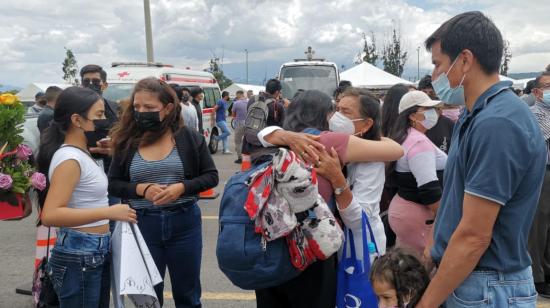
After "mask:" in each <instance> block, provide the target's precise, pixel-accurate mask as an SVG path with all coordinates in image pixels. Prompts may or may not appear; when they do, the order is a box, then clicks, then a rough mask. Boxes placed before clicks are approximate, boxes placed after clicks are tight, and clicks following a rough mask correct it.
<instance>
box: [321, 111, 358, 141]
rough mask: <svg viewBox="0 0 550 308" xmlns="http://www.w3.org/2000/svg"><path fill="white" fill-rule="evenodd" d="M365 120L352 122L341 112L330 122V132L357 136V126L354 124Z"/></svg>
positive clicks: (336, 113)
mask: <svg viewBox="0 0 550 308" xmlns="http://www.w3.org/2000/svg"><path fill="white" fill-rule="evenodd" d="M362 120H364V119H354V120H350V119H349V118H348V117H346V116H345V115H343V114H341V113H340V112H335V113H334V115H332V117H331V118H330V120H329V121H328V127H329V129H330V131H332V132H335V133H342V134H347V135H353V134H355V125H353V122H357V121H362Z"/></svg>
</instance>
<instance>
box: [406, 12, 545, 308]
mask: <svg viewBox="0 0 550 308" xmlns="http://www.w3.org/2000/svg"><path fill="white" fill-rule="evenodd" d="M425 45H426V48H427V49H428V50H429V51H431V53H432V62H433V64H434V70H433V72H432V78H433V82H432V85H433V87H434V90H435V92H436V94H437V96H438V97H439V98H440V99H441V100H442V101H444V102H445V103H447V104H452V105H465V106H466V108H465V109H464V114H463V115H462V116H461V117H460V119H459V120H458V122H457V124H456V127H455V130H454V133H453V140H452V145H451V150H450V152H449V156H448V159H447V166H446V168H445V178H444V183H443V195H442V198H441V202H440V207H439V210H438V212H437V217H436V219H435V227H434V229H433V232H434V235H433V243H429V244H428V245H427V250H428V249H429V247H430V246H431V247H432V248H431V251H430V252H428V251H426V252H425V254H424V257H425V259H426V261H428V260H429V259H430V255H431V258H432V259H433V261H434V262H435V264H436V266H437V267H438V269H437V273H436V274H435V276H434V277H433V279H432V281H431V282H430V285H429V286H428V288H427V289H426V291H425V293H424V296H423V297H422V299H421V301H420V303H419V304H418V305H417V306H416V307H430V308H431V307H439V306H440V305H442V304H445V306H446V307H467V306H471V305H479V306H486V305H491V306H492V307H511V306H513V307H519V305H521V306H522V307H535V304H536V297H537V292H536V290H535V286H534V283H533V275H532V272H531V258H530V257H529V252H528V245H527V242H528V236H529V230H530V227H531V223H532V221H533V216H534V214H535V211H536V208H537V202H538V196H539V194H540V191H541V186H542V182H543V178H544V173H545V170H546V158H547V147H546V145H545V143H544V140H543V136H542V134H541V131H540V128H539V126H538V124H537V123H536V121H535V119H534V117H533V115H532V114H531V111H530V110H529V108H528V107H527V106H526V105H525V104H524V103H523V102H522V101H521V100H520V99H519V98H518V97H517V96H516V95H515V94H514V92H512V91H511V90H510V86H511V85H512V83H511V82H510V81H499V68H500V64H501V59H502V54H503V49H504V44H503V39H502V35H501V33H500V31H499V30H498V29H497V27H496V26H495V24H494V23H493V22H492V21H491V20H490V19H489V18H487V17H486V16H485V15H483V13H481V12H466V13H462V14H459V15H457V16H455V17H453V18H451V19H450V20H448V21H446V22H445V23H444V24H443V25H441V27H439V29H437V30H436V31H435V32H434V33H433V34H432V35H430V37H429V38H428V39H427V40H426V42H425ZM427 223H429V222H427Z"/></svg>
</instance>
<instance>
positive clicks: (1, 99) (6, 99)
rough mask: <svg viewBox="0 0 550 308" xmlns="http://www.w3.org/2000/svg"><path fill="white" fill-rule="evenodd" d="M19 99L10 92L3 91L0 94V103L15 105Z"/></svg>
mask: <svg viewBox="0 0 550 308" xmlns="http://www.w3.org/2000/svg"><path fill="white" fill-rule="evenodd" d="M17 102H19V100H18V99H17V96H15V95H13V94H11V93H4V94H0V105H8V106H11V105H15V104H16V103H17Z"/></svg>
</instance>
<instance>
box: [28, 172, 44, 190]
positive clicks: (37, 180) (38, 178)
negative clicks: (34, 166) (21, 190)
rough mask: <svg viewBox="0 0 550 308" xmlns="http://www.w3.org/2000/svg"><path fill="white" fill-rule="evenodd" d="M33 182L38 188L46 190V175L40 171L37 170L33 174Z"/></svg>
mask: <svg viewBox="0 0 550 308" xmlns="http://www.w3.org/2000/svg"><path fill="white" fill-rule="evenodd" d="M31 184H32V186H33V187H34V188H36V189H38V190H44V188H46V176H45V175H43V174H42V173H40V172H35V173H33V174H32V176H31Z"/></svg>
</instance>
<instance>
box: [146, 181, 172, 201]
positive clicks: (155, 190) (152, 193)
mask: <svg viewBox="0 0 550 308" xmlns="http://www.w3.org/2000/svg"><path fill="white" fill-rule="evenodd" d="M166 187H167V186H166V185H160V184H151V186H149V188H146V190H147V191H146V192H145V195H144V196H143V198H145V200H148V201H151V202H154V201H155V197H156V196H157V195H158V194H159V193H161V192H162V191H163V190H164V189H166Z"/></svg>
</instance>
